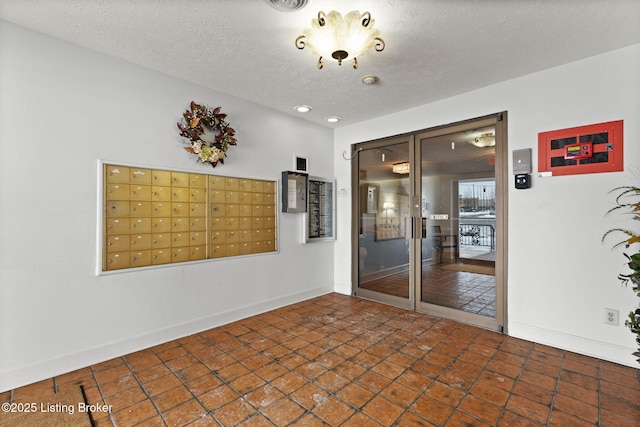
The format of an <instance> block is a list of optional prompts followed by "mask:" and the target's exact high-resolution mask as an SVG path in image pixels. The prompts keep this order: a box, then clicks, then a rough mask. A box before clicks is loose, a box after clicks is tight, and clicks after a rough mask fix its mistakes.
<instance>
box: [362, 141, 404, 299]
mask: <svg viewBox="0 0 640 427" xmlns="http://www.w3.org/2000/svg"><path fill="white" fill-rule="evenodd" d="M409 156H410V145H409V142H408V140H407V139H406V138H404V139H397V140H393V141H387V142H386V143H385V144H384V145H381V144H372V145H370V146H369V147H367V149H364V150H362V151H360V152H359V155H358V158H357V165H358V177H357V181H358V183H357V188H358V189H359V196H358V203H357V215H358V218H359V220H358V239H357V241H358V246H357V257H358V268H357V289H356V294H358V295H360V296H364V297H367V298H374V299H377V300H381V301H384V302H387V303H390V304H394V305H397V306H401V307H407V308H413V301H412V300H413V298H412V295H413V292H412V288H411V284H412V281H411V279H410V277H411V276H410V266H409V259H410V239H408V233H407V232H408V230H407V224H409V227H410V226H411V223H410V222H409V223H408V219H410V217H411V215H410V212H409V200H410V197H409V195H410V193H411V191H412V190H413V189H412V188H411V181H410V180H409V172H410V168H409ZM409 231H410V230H409Z"/></svg>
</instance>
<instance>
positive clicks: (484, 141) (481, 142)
mask: <svg viewBox="0 0 640 427" xmlns="http://www.w3.org/2000/svg"><path fill="white" fill-rule="evenodd" d="M469 143H470V144H473V145H475V146H476V147H479V148H484V147H493V146H494V145H496V137H495V135H494V134H492V133H483V134H482V135H480V136H479V137H476V138H474V139H470V140H469Z"/></svg>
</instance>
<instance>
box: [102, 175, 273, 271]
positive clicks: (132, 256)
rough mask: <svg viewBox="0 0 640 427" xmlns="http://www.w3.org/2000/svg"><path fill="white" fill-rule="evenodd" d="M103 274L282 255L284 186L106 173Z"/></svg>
mask: <svg viewBox="0 0 640 427" xmlns="http://www.w3.org/2000/svg"><path fill="white" fill-rule="evenodd" d="M103 173H104V200H103V202H104V204H103V206H104V224H103V239H102V240H103V248H102V269H103V271H111V270H121V269H129V268H135V267H147V266H151V265H161V264H171V263H176V262H187V261H196V260H203V259H216V258H223V257H230V256H239V255H249V254H255V253H264V252H275V251H276V250H277V245H276V232H275V230H276V212H277V210H276V200H277V197H276V194H275V192H276V188H277V186H276V182H275V181H269V180H259V179H250V178H236V177H225V176H214V175H209V174H194V173H189V172H179V171H170V170H159V169H158V170H156V169H149V168H138V167H133V166H120V165H111V164H105V165H104V171H103Z"/></svg>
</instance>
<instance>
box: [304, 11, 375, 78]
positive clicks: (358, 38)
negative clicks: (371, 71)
mask: <svg viewBox="0 0 640 427" xmlns="http://www.w3.org/2000/svg"><path fill="white" fill-rule="evenodd" d="M374 22H375V21H374V20H373V19H372V18H371V14H370V13H369V12H364V13H362V14H361V13H360V12H358V11H355V10H354V11H351V12H349V13H347V14H346V15H345V16H344V18H343V17H342V15H341V14H340V13H339V12H336V11H335V10H332V11H330V12H329V13H326V14H325V13H324V12H322V11H321V12H318V18H317V19H316V18H314V19H312V20H311V28H307V29H305V30H304V32H303V34H302V35H300V36H298V37H297V38H296V47H297V48H298V49H304V48H305V47H306V46H309V49H311V52H313V53H315V54H316V55H318V56H319V59H318V68H319V69H322V67H323V66H324V63H323V62H322V61H323V59H325V58H329V59H335V60H336V61H338V65H342V61H344V60H352V59H353V68H358V59H357V57H358V56H362V55H364V54H365V52H366V51H367V50H369V49H375V50H376V51H377V52H381V51H382V50H383V49H384V40H382V39H381V38H380V37H379V35H380V31H379V30H377V29H375V28H373V23H374Z"/></svg>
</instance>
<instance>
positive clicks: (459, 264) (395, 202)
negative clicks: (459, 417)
mask: <svg viewBox="0 0 640 427" xmlns="http://www.w3.org/2000/svg"><path fill="white" fill-rule="evenodd" d="M505 117H506V116H505V114H504V113H502V114H498V115H495V116H487V117H485V118H480V119H475V120H470V121H467V122H461V123H459V124H453V125H448V126H443V127H439V128H434V129H432V130H426V131H424V132H420V133H416V134H413V135H405V136H399V137H393V138H386V139H383V140H378V141H371V142H366V143H362V144H358V145H357V146H355V147H354V149H355V151H354V159H353V170H352V174H353V175H352V177H353V180H352V183H353V188H354V189H355V190H354V196H355V197H354V199H353V200H354V203H353V215H354V218H353V223H352V224H353V230H354V232H353V236H352V238H353V249H352V257H353V259H354V266H353V276H352V277H353V283H354V294H355V295H357V296H362V297H364V298H370V299H374V300H377V301H380V302H385V303H389V304H393V305H397V306H400V307H405V308H408V309H412V310H417V311H420V312H425V313H429V314H433V315H437V316H442V317H446V318H450V319H454V320H458V321H462V322H465V323H470V324H474V325H477V326H482V327H486V328H489V329H494V330H502V326H501V325H504V313H505V299H504V294H505V293H504V289H505V275H504V265H505V255H504V253H503V250H504V244H503V243H501V242H505V241H506V240H505V239H506V236H505V235H504V230H505V228H506V227H505V222H504V219H503V218H502V215H501V213H502V212H503V211H504V198H503V197H502V196H501V194H505V191H504V175H505V174H506V171H505V169H506V168H505V161H504V157H505V156H504V153H505V152H506V147H505V145H504V144H505V135H506V121H505V120H503V118H505ZM356 260H357V261H356Z"/></svg>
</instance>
